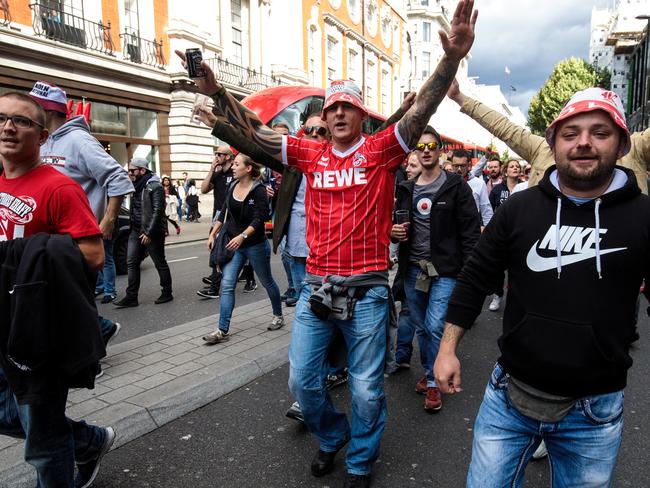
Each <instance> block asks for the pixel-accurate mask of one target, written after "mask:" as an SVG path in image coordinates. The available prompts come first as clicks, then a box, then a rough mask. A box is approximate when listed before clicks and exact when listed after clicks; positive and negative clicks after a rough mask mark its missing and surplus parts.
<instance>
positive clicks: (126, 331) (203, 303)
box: [97, 241, 287, 343]
mask: <svg viewBox="0 0 650 488" xmlns="http://www.w3.org/2000/svg"><path fill="white" fill-rule="evenodd" d="M269 243H270V241H269ZM165 254H166V257H167V262H168V263H169V267H170V269H171V272H172V287H173V293H174V300H173V301H172V302H169V303H164V304H162V305H155V304H154V303H153V302H154V300H155V299H156V298H158V296H159V295H160V285H159V283H160V280H159V278H158V272H157V271H156V268H155V267H154V265H153V262H152V261H151V258H146V259H145V260H144V261H143V262H142V265H141V266H142V267H141V271H142V275H141V278H140V294H139V298H138V301H139V303H140V305H139V306H138V307H135V308H122V309H118V308H116V307H115V306H114V305H113V304H107V305H102V304H101V303H100V302H99V299H98V301H97V307H98V309H99V313H100V314H101V315H103V316H105V317H107V318H109V319H111V320H115V321H117V322H120V324H121V325H122V330H121V331H120V335H119V336H117V337H116V338H115V342H116V343H118V342H122V341H126V340H129V339H135V338H136V337H140V336H143V335H146V334H150V333H152V332H157V331H160V330H164V329H167V328H169V327H173V326H175V325H180V324H184V323H186V322H190V321H192V320H197V319H200V318H203V317H207V316H208V315H214V314H216V313H219V300H218V299H216V300H215V299H205V298H201V297H199V296H198V295H197V294H196V291H197V290H199V289H201V288H203V287H204V286H205V285H203V283H202V282H201V278H202V277H204V276H209V275H210V268H209V267H208V250H207V248H206V245H205V242H197V243H186V244H177V245H174V246H167V247H166V248H165ZM271 269H272V272H273V277H274V278H275V280H276V282H277V283H278V286H279V287H280V292H284V291H285V290H286V288H287V278H286V274H285V272H284V268H283V267H282V263H281V261H280V256H279V254H278V255H275V254H271ZM126 285H127V278H126V275H124V276H118V277H117V280H116V288H117V296H118V298H121V297H123V296H124V292H125V290H126ZM257 286H258V288H257V290H256V291H255V292H253V293H243V288H244V283H239V284H238V285H237V289H236V292H235V293H236V295H235V296H236V304H237V305H245V304H248V303H252V302H255V301H258V300H265V299H267V298H268V296H267V294H266V291H265V290H264V288H263V287H262V285H261V284H260V283H259V280H258V283H257ZM99 298H101V297H99ZM235 307H236V306H235ZM234 313H235V314H236V313H237V308H235V311H234Z"/></svg>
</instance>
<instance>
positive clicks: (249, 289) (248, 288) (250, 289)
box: [244, 281, 257, 293]
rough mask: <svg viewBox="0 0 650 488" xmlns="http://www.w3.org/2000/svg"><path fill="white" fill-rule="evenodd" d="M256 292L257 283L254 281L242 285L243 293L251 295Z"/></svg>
mask: <svg viewBox="0 0 650 488" xmlns="http://www.w3.org/2000/svg"><path fill="white" fill-rule="evenodd" d="M255 290H257V283H256V282H254V281H247V282H246V284H245V285H244V293H252V292H254V291H255Z"/></svg>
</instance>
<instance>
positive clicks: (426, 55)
mask: <svg viewBox="0 0 650 488" xmlns="http://www.w3.org/2000/svg"><path fill="white" fill-rule="evenodd" d="M430 73H431V53H430V52H428V51H422V78H423V79H424V78H428V77H429V74H430Z"/></svg>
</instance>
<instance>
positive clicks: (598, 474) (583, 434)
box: [467, 363, 624, 488]
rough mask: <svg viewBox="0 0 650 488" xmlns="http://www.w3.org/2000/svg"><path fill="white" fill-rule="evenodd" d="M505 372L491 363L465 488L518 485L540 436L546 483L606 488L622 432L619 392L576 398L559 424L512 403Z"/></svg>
mask: <svg viewBox="0 0 650 488" xmlns="http://www.w3.org/2000/svg"><path fill="white" fill-rule="evenodd" d="M507 384H508V376H507V375H506V373H505V371H504V370H503V368H502V367H501V365H499V364H498V363H497V365H496V366H495V367H494V370H493V372H492V376H491V377H490V381H489V382H488V385H487V387H486V388H485V396H484V397H483V402H482V403H481V408H480V410H479V412H478V416H477V418H476V423H475V424H474V441H473V443H472V461H471V463H470V467H469V474H468V477H467V486H468V487H470V488H474V487H480V488H501V487H503V486H512V487H520V486H522V485H523V480H524V470H525V469H526V465H527V464H528V462H529V461H530V459H531V457H532V455H533V453H534V452H535V449H537V446H538V445H539V443H540V442H541V441H542V440H544V442H545V443H546V448H547V449H548V460H549V463H550V465H551V486H553V487H558V488H562V487H568V486H580V487H585V488H596V487H599V488H600V487H608V486H611V484H612V476H613V474H614V467H615V465H616V458H617V456H618V450H619V447H620V445H621V436H622V433H623V397H624V395H623V391H622V390H620V391H617V392H614V393H607V394H603V395H594V396H590V397H586V398H581V399H580V400H578V401H577V402H576V403H575V406H574V407H573V409H572V410H571V411H569V413H568V414H567V415H566V417H564V418H563V419H562V420H561V421H559V422H554V423H549V422H539V421H537V420H533V419H532V418H530V417H527V416H525V415H523V414H521V413H519V411H518V410H517V409H516V408H515V407H513V406H512V404H511V403H510V400H509V399H508V393H507Z"/></svg>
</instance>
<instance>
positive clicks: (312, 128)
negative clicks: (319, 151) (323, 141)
mask: <svg viewBox="0 0 650 488" xmlns="http://www.w3.org/2000/svg"><path fill="white" fill-rule="evenodd" d="M303 130H304V131H305V134H307V135H308V136H309V135H311V133H312V132H313V133H314V134H317V135H319V136H326V135H327V127H320V126H318V125H312V126H307V125H306V126H305V128H304V129H303Z"/></svg>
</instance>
